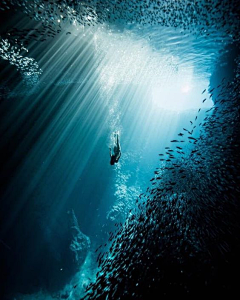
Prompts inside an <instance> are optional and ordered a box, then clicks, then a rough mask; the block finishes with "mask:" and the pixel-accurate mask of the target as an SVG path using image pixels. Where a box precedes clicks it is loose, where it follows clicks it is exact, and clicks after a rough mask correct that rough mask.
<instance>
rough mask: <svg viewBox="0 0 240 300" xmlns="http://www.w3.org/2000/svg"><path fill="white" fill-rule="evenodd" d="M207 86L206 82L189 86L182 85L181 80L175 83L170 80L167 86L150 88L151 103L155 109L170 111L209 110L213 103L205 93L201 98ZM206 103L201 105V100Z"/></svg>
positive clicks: (174, 79)
mask: <svg viewBox="0 0 240 300" xmlns="http://www.w3.org/2000/svg"><path fill="white" fill-rule="evenodd" d="M208 85H209V82H208V81H207V80H205V81H204V80H203V81H201V82H199V81H197V82H194V81H193V82H192V84H191V86H190V85H183V84H182V83H181V80H179V81H178V82H176V78H172V80H170V81H169V82H168V83H167V84H165V85H162V86H155V87H153V88H152V102H153V105H154V107H155V108H156V109H158V108H159V109H165V110H171V111H183V110H188V109H198V108H200V107H201V108H203V107H204V108H209V107H212V106H213V102H212V100H211V99H208V98H209V95H208V94H207V93H206V94H205V96H204V97H203V95H202V91H203V90H204V89H205V88H206V87H207V86H208ZM205 97H207V99H208V100H207V101H206V102H205V103H203V102H202V101H203V98H205Z"/></svg>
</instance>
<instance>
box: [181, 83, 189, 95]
mask: <svg viewBox="0 0 240 300" xmlns="http://www.w3.org/2000/svg"><path fill="white" fill-rule="evenodd" d="M190 90H191V87H190V86H189V85H184V86H183V87H182V89H181V91H182V93H184V94H187V93H188V92H189V91H190Z"/></svg>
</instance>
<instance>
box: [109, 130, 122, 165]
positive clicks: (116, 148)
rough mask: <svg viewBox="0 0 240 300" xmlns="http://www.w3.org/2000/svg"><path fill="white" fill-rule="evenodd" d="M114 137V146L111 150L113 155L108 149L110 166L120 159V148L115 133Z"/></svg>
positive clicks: (117, 136)
mask: <svg viewBox="0 0 240 300" xmlns="http://www.w3.org/2000/svg"><path fill="white" fill-rule="evenodd" d="M114 137H115V143H114V144H115V145H114V148H113V153H112V149H111V148H109V150H110V158H111V159H110V165H114V164H115V163H117V162H118V161H119V158H120V157H121V147H120V144H119V135H118V133H117V132H115V133H114Z"/></svg>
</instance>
